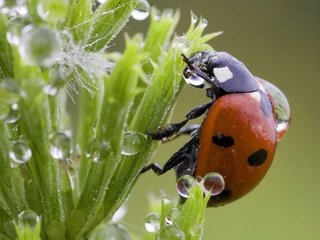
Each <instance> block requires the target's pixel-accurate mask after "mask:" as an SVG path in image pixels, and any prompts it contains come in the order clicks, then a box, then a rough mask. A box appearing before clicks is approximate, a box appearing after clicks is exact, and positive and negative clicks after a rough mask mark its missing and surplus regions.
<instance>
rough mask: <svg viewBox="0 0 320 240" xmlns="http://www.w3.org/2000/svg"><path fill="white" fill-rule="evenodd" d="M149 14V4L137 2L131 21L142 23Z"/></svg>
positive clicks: (141, 0) (142, 0) (145, 0)
mask: <svg viewBox="0 0 320 240" xmlns="http://www.w3.org/2000/svg"><path fill="white" fill-rule="evenodd" d="M149 14H150V4H149V2H148V1H147V0H139V1H138V3H137V5H136V7H135V9H134V10H133V11H132V13H131V16H132V18H133V19H135V20H138V21H142V20H145V19H146V18H147V17H148V16H149Z"/></svg>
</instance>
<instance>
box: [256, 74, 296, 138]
mask: <svg viewBox="0 0 320 240" xmlns="http://www.w3.org/2000/svg"><path fill="white" fill-rule="evenodd" d="M259 81H260V82H261V84H262V86H263V87H264V89H265V90H266V92H267V93H268V95H269V98H270V99H271V103H272V105H273V108H274V117H275V120H276V130H277V137H278V140H280V139H281V138H283V137H284V136H285V135H286V133H287V131H288V128H289V123H290V115H291V114H290V106H289V102H288V99H287V98H286V96H285V95H284V94H283V92H282V91H281V90H280V89H279V88H277V87H276V86H275V85H273V84H272V83H270V82H268V81H265V80H263V79H260V78H259Z"/></svg>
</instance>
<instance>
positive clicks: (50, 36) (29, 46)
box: [19, 26, 60, 67]
mask: <svg viewBox="0 0 320 240" xmlns="http://www.w3.org/2000/svg"><path fill="white" fill-rule="evenodd" d="M22 32H23V34H22V37H21V43H22V44H21V45H20V48H19V50H20V53H21V55H22V57H23V58H24V59H25V60H26V61H28V62H30V63H37V64H40V65H44V66H47V67H49V66H51V65H53V64H54V63H55V62H56V60H57V58H58V57H59V54H60V46H59V45H60V43H59V40H58V37H57V34H56V32H55V31H53V30H51V29H49V28H45V27H31V26H27V27H25V28H24V29H23V31H22Z"/></svg>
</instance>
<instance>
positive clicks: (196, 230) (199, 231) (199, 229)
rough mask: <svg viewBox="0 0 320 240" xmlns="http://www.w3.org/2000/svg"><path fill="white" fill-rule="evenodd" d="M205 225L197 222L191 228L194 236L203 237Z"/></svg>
mask: <svg viewBox="0 0 320 240" xmlns="http://www.w3.org/2000/svg"><path fill="white" fill-rule="evenodd" d="M203 230H204V228H203V225H201V224H195V225H194V226H192V227H191V228H190V235H191V236H193V237H197V239H201V238H202V235H203Z"/></svg>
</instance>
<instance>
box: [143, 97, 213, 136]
mask: <svg viewBox="0 0 320 240" xmlns="http://www.w3.org/2000/svg"><path fill="white" fill-rule="evenodd" d="M213 102H214V101H212V102H209V103H206V104H202V105H200V106H198V107H196V108H194V109H192V110H191V111H190V112H189V113H188V114H187V115H186V119H185V120H183V121H181V122H178V123H170V124H168V125H167V126H165V127H163V128H161V129H160V130H159V131H157V132H154V133H148V135H149V136H150V137H151V138H152V139H153V140H161V141H168V140H172V139H173V138H175V135H178V136H180V135H181V134H179V132H180V131H181V129H183V127H184V125H186V124H187V122H188V121H189V120H191V119H195V118H197V117H200V116H201V115H202V114H204V113H205V112H206V111H207V110H208V109H209V108H210V107H211V106H212V104H213ZM188 131H190V130H188V128H187V130H186V133H187V132H188ZM183 132H184V131H182V134H183Z"/></svg>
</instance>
